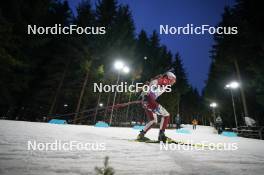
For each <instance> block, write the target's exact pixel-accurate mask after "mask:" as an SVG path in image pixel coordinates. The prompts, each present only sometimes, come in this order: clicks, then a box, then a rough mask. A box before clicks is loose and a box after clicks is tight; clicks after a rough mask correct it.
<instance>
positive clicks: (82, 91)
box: [73, 70, 89, 124]
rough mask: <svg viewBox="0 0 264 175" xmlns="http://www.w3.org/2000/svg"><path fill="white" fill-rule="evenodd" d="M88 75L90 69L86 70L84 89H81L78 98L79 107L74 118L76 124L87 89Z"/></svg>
mask: <svg viewBox="0 0 264 175" xmlns="http://www.w3.org/2000/svg"><path fill="white" fill-rule="evenodd" d="M88 77H89V70H87V72H86V75H85V79H84V82H83V85H82V90H81V93H80V97H79V99H78V104H77V107H76V110H75V112H76V114H75V116H74V120H73V123H74V124H76V120H77V118H78V114H79V113H78V112H79V110H80V106H81V102H82V98H83V94H84V91H85V87H86V85H87V81H88Z"/></svg>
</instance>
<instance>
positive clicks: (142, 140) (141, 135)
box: [137, 130, 149, 142]
mask: <svg viewBox="0 0 264 175" xmlns="http://www.w3.org/2000/svg"><path fill="white" fill-rule="evenodd" d="M145 134H146V133H145V131H144V130H141V131H140V133H139V134H138V136H137V140H138V141H141V142H145V141H148V140H149V138H147V137H145Z"/></svg>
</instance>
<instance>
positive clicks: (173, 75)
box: [166, 72, 176, 80]
mask: <svg viewBox="0 0 264 175" xmlns="http://www.w3.org/2000/svg"><path fill="white" fill-rule="evenodd" d="M166 75H167V76H168V77H169V78H170V79H175V80H176V75H175V74H174V73H172V72H167V73H166Z"/></svg>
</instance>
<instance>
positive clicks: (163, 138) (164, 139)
mask: <svg viewBox="0 0 264 175" xmlns="http://www.w3.org/2000/svg"><path fill="white" fill-rule="evenodd" d="M164 132H165V131H164V130H160V132H159V139H158V140H159V141H160V142H163V143H165V142H166V141H167V139H168V137H167V136H165V133H164Z"/></svg>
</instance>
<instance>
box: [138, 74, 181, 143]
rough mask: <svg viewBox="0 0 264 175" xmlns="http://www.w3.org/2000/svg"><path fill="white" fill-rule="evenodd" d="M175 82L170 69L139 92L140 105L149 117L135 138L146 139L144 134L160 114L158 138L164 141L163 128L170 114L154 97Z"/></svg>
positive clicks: (167, 122)
mask: <svg viewBox="0 0 264 175" xmlns="http://www.w3.org/2000/svg"><path fill="white" fill-rule="evenodd" d="M175 83H176V76H175V74H174V73H172V72H171V71H168V72H166V73H165V74H163V75H158V76H156V77H155V78H154V79H152V80H150V82H149V83H147V86H148V87H149V88H148V91H143V92H142V93H141V98H142V107H143V108H144V110H145V113H146V115H147V117H148V119H149V122H148V123H147V124H146V126H145V127H144V129H143V130H141V131H140V133H139V135H138V137H137V140H142V141H144V140H148V138H146V137H145V134H146V133H147V132H148V131H149V129H150V128H151V127H152V126H153V125H154V124H156V123H157V122H158V118H157V117H158V116H161V122H160V131H159V137H158V140H159V141H162V142H166V140H167V137H166V136H165V129H166V128H167V126H168V124H169V120H170V114H169V113H168V111H167V110H166V109H165V108H164V107H162V106H161V105H160V104H159V103H158V102H157V101H156V99H157V98H158V97H159V96H160V95H161V94H163V93H164V92H165V91H166V88H167V87H168V86H172V85H173V84H175Z"/></svg>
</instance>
